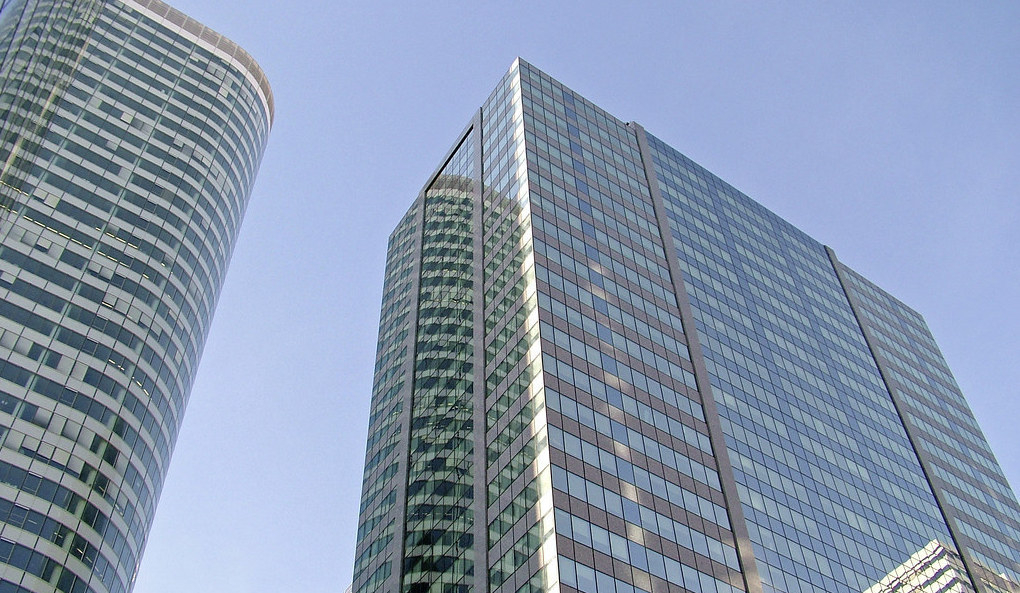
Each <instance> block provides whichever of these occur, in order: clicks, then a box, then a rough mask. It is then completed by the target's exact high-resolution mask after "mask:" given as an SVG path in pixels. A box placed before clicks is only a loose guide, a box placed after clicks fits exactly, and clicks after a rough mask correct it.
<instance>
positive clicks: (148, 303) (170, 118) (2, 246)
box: [0, 0, 273, 593]
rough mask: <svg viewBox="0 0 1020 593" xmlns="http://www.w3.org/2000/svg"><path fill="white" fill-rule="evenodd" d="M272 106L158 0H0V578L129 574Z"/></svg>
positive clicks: (230, 49) (64, 580)
mask: <svg viewBox="0 0 1020 593" xmlns="http://www.w3.org/2000/svg"><path fill="white" fill-rule="evenodd" d="M272 118H273V98H272V93H271V91H270V88H269V85H268V83H267V81H266V78H265V76H264V74H263V73H262V71H261V69H260V68H259V67H258V65H257V64H255V62H254V61H253V60H252V59H251V57H250V56H249V55H248V54H247V53H245V52H244V50H242V49H240V48H239V47H237V46H236V45H235V44H234V43H232V42H230V41H229V40H227V39H225V38H223V37H222V36H220V35H219V34H217V33H215V32H213V31H211V30H209V29H207V28H206V27H205V26H203V25H201V24H200V23H198V22H196V21H194V20H193V19H190V18H189V17H187V16H185V15H183V14H181V13H180V12H178V11H176V10H174V9H172V8H170V7H169V6H167V5H165V4H163V3H161V2H158V1H154V0H0V167H2V169H0V592H3V593H8V592H11V593H15V592H16V593H21V592H25V591H32V592H39V593H42V592H47V593H49V592H53V591H62V592H64V593H86V592H95V593H106V592H110V593H123V592H126V591H130V590H131V587H132V584H133V583H134V579H135V574H136V572H137V569H138V565H139V561H140V558H141V555H142V551H143V549H144V547H145V541H146V537H147V533H148V530H149V527H150V525H151V523H152V519H153V514H154V512H155V507H156V501H157V500H158V499H159V493H160V490H161V488H162V485H163V479H164V477H165V475H166V471H167V467H168V464H169V461H170V454H171V451H172V450H173V446H174V442H175V440H176V438H177V434H178V429H179V427H180V423H181V418H182V415H183V414H184V408H185V404H186V403H187V399H188V392H189V390H190V388H191V385H192V382H193V379H194V375H195V371H196V369H197V365H198V360H199V356H200V354H201V352H202V348H203V344H204V342H205V338H206V335H207V333H208V330H209V325H210V322H211V319H212V314H213V310H214V309H215V306H216V300H217V297H218V295H219V292H220V287H221V286H222V284H223V279H224V275H225V273H226V269H227V264H228V262H229V260H230V255H231V252H232V251H233V247H234V244H235V240H236V238H237V233H238V230H239V228H240V224H241V220H242V218H243V215H244V211H245V207H246V205H247V202H248V198H249V195H250V191H251V187H252V184H253V181H254V179H255V174H256V171H257V169H258V166H259V162H260V160H261V157H262V153H263V150H264V147H265V143H266V139H267V135H268V133H269V128H270V126H271V122H272Z"/></svg>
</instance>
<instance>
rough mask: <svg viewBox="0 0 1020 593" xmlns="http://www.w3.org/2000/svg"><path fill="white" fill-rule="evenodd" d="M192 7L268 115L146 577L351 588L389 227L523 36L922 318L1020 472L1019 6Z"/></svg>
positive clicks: (221, 1) (1019, 476)
mask: <svg viewBox="0 0 1020 593" xmlns="http://www.w3.org/2000/svg"><path fill="white" fill-rule="evenodd" d="M174 5H175V6H176V7H177V8H180V9H181V10H183V11H184V12H186V13H188V14H190V15H191V16H194V17H195V18H197V19H199V20H200V21H202V22H204V23H206V24H207V25H209V26H210V27H212V28H214V29H216V30H218V31H220V32H221V33H223V34H225V35H227V36H228V37H230V38H232V39H234V40H235V41H237V42H238V43H239V44H241V45H242V46H244V47H245V48H247V49H248V50H249V51H250V53H251V54H252V55H253V56H254V57H255V58H256V59H257V60H258V61H259V62H260V63H261V64H262V66H263V68H264V69H265V71H266V74H267V75H268V77H269V80H270V83H271V84H272V86H273V89H274V92H275V95H276V124H275V126H274V129H273V132H272V134H271V136H270V142H269V149H268V151H267V152H266V155H265V159H264V161H263V164H262V170H261V173H260V174H259V179H258V182H257V184H256V188H255V192H254V195H253V197H252V202H251V206H250V207H249V210H248V213H247V217H246V220H245V223H244V227H243V229H242V232H241V236H240V240H239V243H238V245H237V249H236V251H235V254H234V259H233V262H232V264H231V268H230V273H229V275H228V278H227V284H226V286H225V288H224V291H223V294H222V296H221V299H220V303H219V308H218V310H217V313H216V319H215V323H214V324H213V328H212V333H211V335H210V337H209V341H208V344H207V347H206V351H205V354H204V357H203V360H202V365H201V371H200V373H199V376H198V380H197V383H196V385H195V388H194V390H193V392H192V397H191V401H190V403H189V407H188V412H187V415H186V417H185V421H184V429H183V431H182V432H181V436H180V438H179V440H178V444H177V450H176V452H175V454H174V462H173V464H172V466H171V468H170V473H169V478H168V480H167V483H166V487H165V488H164V491H163V497H162V500H161V502H160V508H159V511H158V513H157V517H156V524H155V527H154V529H153V530H152V533H151V537H150V540H149V544H148V549H147V551H146V554H145V558H144V560H143V562H142V566H141V572H140V575H139V579H138V584H137V586H136V588H135V591H136V593H170V592H173V593H178V592H180V591H188V592H189V593H202V592H215V593H232V592H234V591H237V592H240V591H244V592H247V593H252V592H256V593H260V592H273V593H278V592H280V591H302V592H307V593H318V592H327V591H329V592H339V591H342V590H343V589H344V587H346V586H347V584H349V582H350V580H351V569H352V565H353V556H354V552H353V551H354V539H355V531H356V524H357V511H358V502H359V501H358V498H359V495H360V488H361V468H362V465H363V460H364V443H365V431H366V426H367V418H368V404H369V397H370V391H371V374H372V366H373V361H374V355H375V352H374V350H375V338H376V335H375V334H376V329H377V327H376V324H377V319H378V311H379V299H380V295H381V288H382V272H383V258H384V252H385V243H386V238H387V236H388V234H389V232H390V230H391V229H392V227H393V226H394V225H395V224H396V222H397V220H398V219H399V217H400V216H401V215H402V214H403V212H404V210H405V209H406V208H407V206H408V205H409V204H410V202H411V200H412V199H413V198H414V197H415V195H417V192H418V190H419V189H420V187H421V184H422V183H423V182H424V181H425V178H426V176H427V175H428V174H429V173H430V172H431V171H432V170H433V169H434V168H435V166H436V165H437V164H438V160H439V159H440V158H441V157H442V155H443V154H444V152H445V151H446V149H447V148H448V147H449V145H450V143H451V142H452V141H453V140H454V139H455V136H456V134H457V133H458V132H459V131H460V130H461V129H462V128H463V127H464V125H465V124H466V123H467V122H468V120H469V119H470V117H471V115H472V113H473V110H474V109H477V107H478V106H479V105H480V104H481V103H482V101H483V100H484V99H485V97H486V96H487V95H488V93H489V91H490V90H491V88H492V87H494V86H495V85H496V83H497V82H498V81H499V79H500V77H501V76H502V75H503V73H504V72H505V71H506V69H507V68H508V67H509V66H510V63H511V62H512V61H513V59H514V58H515V57H516V56H518V55H520V56H522V57H524V58H525V59H527V60H528V61H529V62H531V63H532V64H534V65H535V66H537V67H538V68H540V69H542V70H545V71H546V72H548V73H549V74H551V75H552V76H554V77H556V78H557V79H559V80H561V81H562V82H564V83H565V84H566V85H568V86H570V87H571V88H573V89H574V90H576V91H578V92H579V93H581V94H582V95H584V96H586V97H587V98H589V99H591V100H592V101H594V102H595V103H596V104H598V105H600V106H602V107H604V108H606V109H607V110H608V111H609V112H610V113H613V114H614V115H616V116H618V117H620V118H622V119H625V120H635V121H637V122H639V123H641V124H642V125H644V126H645V128H646V129H647V130H648V131H649V132H651V133H652V134H654V135H656V136H658V137H659V138H661V139H663V140H664V141H666V142H668V143H670V144H671V145H673V146H675V147H676V148H678V149H679V150H681V151H682V152H684V153H685V154H687V155H688V156H690V157H691V158H693V159H694V160H696V161H697V162H699V163H700V164H702V165H704V166H705V167H707V168H708V169H709V170H711V171H712V172H714V173H716V174H717V175H719V176H720V177H722V178H723V179H725V180H727V181H728V182H730V183H732V184H733V185H734V186H736V187H737V188H738V189H740V190H741V191H743V192H745V193H747V194H748V195H750V196H751V197H752V198H754V199H756V200H758V201H759V202H761V203H762V204H764V205H765V206H767V207H768V208H770V209H772V210H773V211H775V212H777V213H778V214H780V215H781V216H783V217H784V218H786V219H787V220H789V221H791V222H792V223H793V224H795V225H797V226H799V227H800V228H802V229H804V230H805V231H807V232H808V233H809V234H811V235H812V236H814V237H815V238H817V239H818V240H820V241H822V242H823V243H825V244H827V245H829V246H831V247H832V248H833V249H834V250H835V251H836V253H837V254H838V256H839V257H840V259H841V260H842V261H844V262H845V263H847V264H849V265H850V266H851V267H853V268H855V269H856V270H858V271H860V272H861V273H863V274H864V275H866V276H868V277H869V278H870V279H872V280H873V281H875V282H876V283H878V284H879V285H881V286H882V287H884V288H886V289H887V290H889V291H890V292H891V293H893V294H894V295H896V296H897V297H899V298H900V299H901V300H903V301H904V302H906V303H907V304H909V305H911V306H912V307H914V308H915V309H917V310H918V311H920V312H921V313H922V314H923V315H924V316H925V317H926V319H927V321H928V324H929V326H930V327H931V329H932V332H933V333H934V335H935V338H936V339H937V340H938V342H939V344H940V346H941V347H942V349H943V353H944V355H945V356H946V358H947V359H948V361H949V364H950V366H951V367H952V369H953V371H954V373H955V375H956V378H957V380H958V381H959V383H960V384H961V387H962V388H963V390H964V393H965V394H966V395H967V397H968V399H969V400H970V403H971V405H972V407H973V409H974V411H975V413H976V415H977V417H978V421H979V423H980V424H981V426H982V427H983V428H984V430H985V432H986V435H987V436H988V438H989V441H990V442H991V445H992V449H993V451H994V452H995V453H996V455H997V457H998V459H999V461H1000V463H1002V465H1003V466H1004V468H1005V471H1006V474H1007V476H1008V477H1009V479H1010V482H1011V483H1012V484H1013V485H1014V486H1020V437H1018V435H1017V432H1016V426H1017V420H1018V419H1020V398H1018V397H1017V396H1018V385H1020V364H1018V362H1017V353H1018V352H1020V315H1018V313H1017V306H1018V303H1020V281H1018V278H1020V276H1018V274H1017V270H1018V268H1020V241H1018V237H1020V134H1018V133H1017V130H1020V108H1018V105H1020V103H1018V97H1020V35H1018V34H1017V32H1016V27H1015V24H1016V23H1017V22H1020V4H1017V3H1008V2H993V1H990V2H982V3H960V2H923V3H922V2H895V3H884V2H861V3H835V2H833V3H818V2H787V3H753V2H746V3H741V2H712V3H707V2H699V3H693V2H692V3H687V2H662V3H654V2H648V3H620V2H535V1H524V2H498V3H497V2H488V1H477V2H473V3H469V2H443V1H440V2H431V3H410V2H408V3H399V2H375V3H363V4H362V3H344V2H325V1H315V2H301V1H299V2H291V3H282V2H262V1H258V2H248V3H239V2H236V1H235V2H227V1H225V0H202V1H199V0H181V1H177V2H174Z"/></svg>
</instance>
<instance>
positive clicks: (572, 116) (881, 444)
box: [353, 60, 1020, 593]
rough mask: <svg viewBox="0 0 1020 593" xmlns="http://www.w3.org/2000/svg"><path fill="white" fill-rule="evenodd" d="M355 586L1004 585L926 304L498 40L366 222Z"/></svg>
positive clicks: (995, 477) (767, 588) (961, 403)
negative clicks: (465, 96) (433, 140)
mask: <svg viewBox="0 0 1020 593" xmlns="http://www.w3.org/2000/svg"><path fill="white" fill-rule="evenodd" d="M360 513H361V516H360V523H359V527H358V546H357V555H356V559H355V567H354V569H355V573H354V575H355V576H354V586H353V590H354V591H355V592H356V593H369V592H392V593H397V592H407V593H426V592H428V593H467V592H472V593H482V592H493V593H495V592H503V591H506V592H522V591H523V592H541V591H563V592H570V591H580V592H582V593H591V592H599V593H606V592H613V593H637V592H642V591H643V592H660V591H661V592H667V591H668V592H674V591H691V592H713V593H733V592H738V591H747V592H748V593H779V592H782V593H808V592H812V593H813V592H819V593H822V592H824V593H864V592H868V593H878V592H890V593H891V592H893V591H896V592H900V593H906V592H908V591H924V592H934V591H976V592H980V593H985V592H1002V591H1009V592H1011V591H1020V551H1018V550H1020V506H1018V504H1017V500H1016V497H1015V495H1014V494H1013V492H1012V490H1011V489H1010V487H1009V485H1008V483H1007V482H1006V480H1005V478H1004V477H1003V474H1002V471H1001V469H1000V468H999V466H998V464H997V463H996V461H995V458H994V457H993V455H992V453H991V451H990V450H989V448H988V445H987V443H986V441H985V439H984V437H983V436H982V434H981V432H980V430H979V428H978V427H977V425H976V423H975V420H974V417H973V415H972V414H971V412H970V410H969V408H968V407H967V404H966V402H965V400H964V398H963V396H962V395H961V393H960V391H959V388H958V387H957V385H956V383H955V381H954V380H953V378H952V376H951V374H950V373H949V370H948V368H947V367H946V364H945V362H944V360H943V358H942V356H941V354H940V353H939V350H938V347H937V346H936V345H935V342H934V341H933V339H932V337H931V334H930V333H929V331H928V329H927V327H926V325H925V323H924V321H923V319H922V318H921V317H920V316H919V315H918V314H917V313H915V312H914V311H912V310H911V309H909V308H908V307H906V306H905V305H903V304H902V303H900V302H899V301H897V300H896V299H895V298H893V297H891V296H890V295H888V294H887V293H885V292H884V291H882V290H881V289H880V288H878V287H876V286H875V285H874V284H872V283H870V282H869V281H868V280H866V279H865V278H863V277H862V276H861V275H860V274H858V273H856V272H855V271H853V270H851V269H849V268H848V267H846V266H845V265H843V264H842V263H841V262H840V261H839V260H838V258H837V257H836V255H835V253H834V252H833V251H832V250H831V249H829V248H827V247H825V246H824V245H822V244H821V243H819V242H818V241H816V240H814V239H812V238H811V237H808V236H807V235H805V234H804V233H803V232H801V231H800V230H798V229H796V228H795V227H793V226H792V225H790V224H789V223H787V222H786V221H784V220H782V219H781V218H779V217H778V216H776V215H775V214H773V213H772V212H769V211H768V210H767V209H765V208H764V207H762V206H761V205H759V204H757V203H756V202H754V201H752V200H751V199H750V198H748V197H747V196H745V195H743V194H742V193H740V192H739V191H737V190H736V189H734V188H733V187H731V186H730V185H728V184H726V183H725V182H724V181H722V180H721V179H719V178H718V177H716V176H715V175H713V174H711V173H710V172H708V171H706V170H705V169H703V168H702V167H700V166H698V165H697V164H696V163H694V162H692V161H691V160H690V159H688V158H687V157H685V156H684V155H682V154H681V153H679V152H677V151H676V150H675V149H673V148H671V147H670V146H668V145H667V144H665V143H664V142H662V141H661V140H659V139H658V138H655V137H654V136H652V135H651V134H649V133H647V132H646V131H645V130H644V129H643V128H642V127H641V126H640V125H637V124H635V123H625V122H622V121H620V120H618V119H616V118H615V117H613V116H612V115H609V114H608V113H606V112H605V111H603V110H601V109H599V108H598V107H596V106H595V105H593V104H592V103H590V102H589V101H587V100H585V99H584V98H582V97H580V96H578V95H577V94H576V93H574V92H572V91H571V90H569V89H567V88H565V87H564V86H563V85H561V84H560V83H558V82H557V81H555V80H553V79H552V78H550V77H549V76H547V75H546V74H544V73H542V72H540V71H538V70H536V69H535V68H534V67H532V66H530V65H528V64H527V63H525V62H524V61H522V60H517V61H516V62H515V63H514V64H513V66H512V67H511V69H510V71H509V72H508V73H507V75H506V76H505V77H504V78H503V80H502V81H501V83H500V84H499V86H498V87H497V89H496V90H495V91H494V92H493V93H492V95H491V96H490V97H489V98H488V99H487V100H486V101H485V103H484V105H482V107H481V108H480V109H479V111H478V112H477V114H476V115H475V116H474V118H473V120H472V121H471V122H470V123H469V125H468V126H467V128H466V129H465V131H464V132H463V133H462V134H461V135H460V136H459V137H458V139H457V141H456V143H455V145H454V147H453V148H452V149H451V151H450V153H449V154H448V156H447V158H446V159H445V160H444V162H443V163H442V164H441V166H440V167H439V168H438V169H437V171H436V172H435V173H434V174H433V176H432V177H431V178H430V179H429V180H428V182H427V183H426V184H425V187H424V189H423V190H422V192H421V194H420V195H419V196H418V198H417V199H416V200H415V201H414V203H413V204H412V206H411V208H410V210H409V211H408V212H407V214H406V215H405V217H404V218H403V220H402V221H401V222H400V224H399V225H398V226H397V228H396V230H395V231H394V232H393V234H392V236H391V238H390V244H389V253H388V259H387V266H386V276H385V285H384V294H383V302H382V314H381V320H380V329H379V341H378V354H377V359H376V368H375V386H374V392H373V397H372V405H371V416H370V419H369V440H368V447H367V456H366V466H365V474H364V483H363V495H362V501H361V509H360Z"/></svg>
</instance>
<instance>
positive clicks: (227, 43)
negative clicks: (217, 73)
mask: <svg viewBox="0 0 1020 593" xmlns="http://www.w3.org/2000/svg"><path fill="white" fill-rule="evenodd" d="M124 1H125V3H126V4H131V5H134V6H137V7H138V8H139V9H141V10H144V11H146V12H148V13H150V14H152V15H153V16H155V17H157V18H159V19H160V20H162V21H164V22H165V23H167V24H168V25H172V26H174V27H175V28H178V29H180V31H181V32H183V33H186V34H187V35H189V36H191V37H193V38H194V39H195V40H196V41H198V42H200V43H203V44H205V45H208V46H209V47H210V48H211V49H212V50H214V51H216V52H217V53H220V54H221V55H223V57H225V58H227V59H228V60H230V61H231V62H233V63H234V64H235V65H236V66H237V67H238V68H239V69H241V70H242V71H243V72H244V74H245V75H246V76H248V77H249V78H250V79H251V82H252V83H253V84H254V86H255V88H256V89H258V92H259V98H260V99H261V100H262V103H263V105H264V106H265V108H266V113H268V114H269V126H270V127H272V125H273V114H274V104H273V89H272V88H270V86H269V79H268V78H266V74H265V72H263V71H262V67H260V66H259V65H258V62H256V61H255V58H253V57H251V54H249V53H248V52H247V51H245V50H244V48H242V47H241V46H239V45H237V44H236V43H234V42H233V41H231V40H230V39H228V38H227V37H224V36H223V35H221V34H219V33H217V32H216V31H214V30H213V29H211V28H209V27H207V26H206V25H204V24H202V23H200V22H199V21H197V20H195V19H193V18H191V17H190V16H188V15H186V14H184V13H183V12H181V11H179V10H177V9H176V8H174V7H173V6H170V5H169V4H166V3H165V2H161V1H160V0H124Z"/></svg>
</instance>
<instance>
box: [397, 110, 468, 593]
mask: <svg viewBox="0 0 1020 593" xmlns="http://www.w3.org/2000/svg"><path fill="white" fill-rule="evenodd" d="M473 125H474V122H472V123H470V124H468V125H467V127H466V128H465V129H464V130H463V131H462V132H461V133H460V135H459V136H457V141H456V142H454V143H453V146H451V147H450V149H449V150H448V151H447V152H446V155H445V156H444V157H443V160H442V161H441V162H440V164H439V166H438V167H436V169H435V171H433V172H432V174H431V175H429V178H428V181H427V182H426V183H425V185H424V186H423V187H422V189H421V191H420V192H419V193H418V198H417V199H416V200H415V204H416V205H417V206H418V211H417V214H416V215H415V224H416V225H417V226H416V228H417V229H418V231H417V233H416V234H415V243H414V251H415V256H414V264H413V268H412V270H411V294H413V295H414V320H413V322H412V325H411V331H409V332H407V333H408V336H407V339H408V340H410V346H409V348H408V356H407V359H406V360H405V361H404V368H403V369H402V371H401V372H402V373H403V375H404V376H405V377H407V381H406V382H405V383H404V392H403V393H402V394H401V399H402V400H403V402H404V405H403V409H401V411H400V427H401V428H400V430H401V432H400V434H401V435H403V437H404V442H403V443H401V446H402V448H403V451H404V453H403V456H402V457H401V463H402V464H403V467H402V468H400V469H399V470H398V474H399V475H400V476H401V484H402V485H403V492H402V493H401V495H400V496H398V497H397V501H396V504H395V505H394V512H395V513H396V516H397V521H398V522H399V525H398V527H399V529H397V530H395V532H396V533H398V534H399V535H400V543H399V547H398V551H399V553H400V554H399V556H397V557H396V558H395V559H394V561H396V562H398V563H399V565H398V567H397V569H396V570H393V571H391V572H390V576H389V577H388V578H387V579H386V581H385V583H384V586H383V588H382V590H383V591H401V590H402V589H403V584H404V557H405V556H406V553H407V551H406V547H407V487H408V486H409V484H408V479H409V477H410V467H411V415H412V413H413V411H414V389H415V379H416V377H415V368H416V361H417V359H418V322H419V318H420V317H421V271H422V257H423V253H422V246H423V244H424V242H425V206H426V199H425V194H426V192H428V190H429V188H430V187H432V185H433V184H434V183H435V182H436V179H437V178H438V177H439V175H440V174H441V173H442V172H443V169H444V168H445V167H446V164H447V163H449V162H450V159H451V158H453V155H454V154H455V153H456V152H457V149H458V148H459V147H460V145H461V144H462V143H463V142H464V138H465V137H466V136H467V135H468V134H469V133H471V130H472V127H473ZM412 207H413V206H412ZM391 579H396V580H391Z"/></svg>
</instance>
